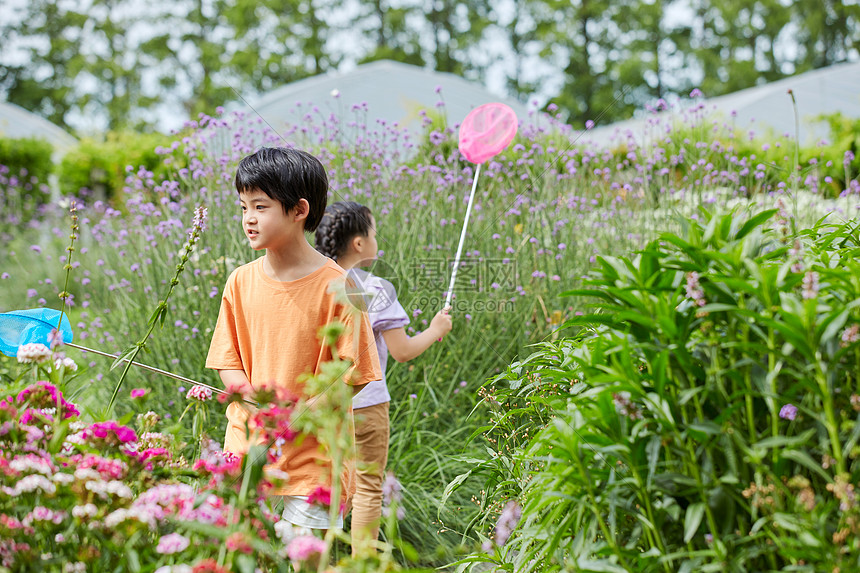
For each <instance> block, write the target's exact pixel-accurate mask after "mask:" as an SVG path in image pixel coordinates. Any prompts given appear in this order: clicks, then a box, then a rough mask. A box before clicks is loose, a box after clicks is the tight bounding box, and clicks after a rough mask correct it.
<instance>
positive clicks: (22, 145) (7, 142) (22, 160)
mask: <svg viewBox="0 0 860 573" xmlns="http://www.w3.org/2000/svg"><path fill="white" fill-rule="evenodd" d="M53 152H54V148H53V147H52V146H51V144H50V143H48V142H47V141H45V140H44V139H38V138H35V137H28V138H23V139H8V138H5V137H0V165H5V166H6V167H8V168H9V172H10V173H12V174H13V175H19V174H20V173H21V170H22V169H24V170H26V175H27V176H28V177H35V178H37V179H38V180H40V181H47V180H48V177H49V176H50V175H51V173H52V172H53V162H52V161H51V154H52V153H53Z"/></svg>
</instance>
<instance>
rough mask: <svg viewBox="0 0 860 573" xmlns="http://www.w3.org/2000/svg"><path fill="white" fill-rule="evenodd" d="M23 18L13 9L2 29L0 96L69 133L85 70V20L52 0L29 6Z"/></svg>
mask: <svg viewBox="0 0 860 573" xmlns="http://www.w3.org/2000/svg"><path fill="white" fill-rule="evenodd" d="M4 10H5V9H4ZM19 18H20V19H16V18H14V16H13V14H12V8H9V11H8V12H6V14H5V15H4V18H3V22H2V23H0V54H3V58H2V60H0V90H2V92H3V93H5V95H6V98H7V99H8V101H10V102H12V103H15V104H18V105H20V106H21V107H23V108H25V109H28V110H30V111H32V112H34V113H37V114H39V115H41V116H43V117H45V118H47V119H48V120H50V121H52V122H53V123H55V124H57V125H59V126H62V127H64V128H66V129H69V128H70V124H69V114H70V112H72V111H73V110H75V109H79V107H80V105H79V95H80V94H79V93H78V92H77V90H76V84H75V78H76V77H77V74H78V72H79V71H80V70H81V69H83V67H84V65H85V62H84V57H83V55H82V54H81V47H82V43H83V31H84V26H85V24H86V22H87V16H86V14H84V13H83V12H80V11H76V10H70V9H68V8H66V7H64V6H60V5H59V4H58V3H56V2H52V1H50V0H31V1H30V2H28V3H27V4H26V7H24V8H21V10H20V13H19ZM15 56H17V58H16V57H15ZM13 58H14V59H13Z"/></svg>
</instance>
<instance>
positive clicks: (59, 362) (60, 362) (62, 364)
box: [54, 356, 78, 372]
mask: <svg viewBox="0 0 860 573" xmlns="http://www.w3.org/2000/svg"><path fill="white" fill-rule="evenodd" d="M54 370H57V371H59V370H65V371H66V372H76V371H77V370H78V364H77V362H75V361H74V360H72V359H71V358H69V357H68V356H63V357H62V358H57V359H55V360H54Z"/></svg>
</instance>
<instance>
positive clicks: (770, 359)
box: [767, 328, 779, 467]
mask: <svg viewBox="0 0 860 573" xmlns="http://www.w3.org/2000/svg"><path fill="white" fill-rule="evenodd" d="M775 353H776V342H775V340H774V335H773V328H768V329H767V372H768V374H771V373H772V372H773V371H774V368H776V354H775ZM776 378H777V377H776V376H772V377H771V381H770V396H768V398H767V400H768V402H770V410H771V417H770V435H771V436H773V437H774V438H777V437H778V436H779V408H778V406H779V404H777V403H776V397H777V396H778V395H779V394H777V386H776ZM770 455H771V462H772V464H773V467H776V464H777V462H778V461H779V452H777V449H776V448H771V452H770Z"/></svg>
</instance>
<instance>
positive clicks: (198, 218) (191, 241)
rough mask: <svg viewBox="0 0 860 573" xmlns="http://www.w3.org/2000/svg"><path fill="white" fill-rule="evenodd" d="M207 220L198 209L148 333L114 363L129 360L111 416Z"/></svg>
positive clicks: (118, 387) (165, 310)
mask: <svg viewBox="0 0 860 573" xmlns="http://www.w3.org/2000/svg"><path fill="white" fill-rule="evenodd" d="M205 219H206V211H205V209H203V208H202V207H198V208H197V209H196V211H195V215H194V223H193V225H192V228H191V233H190V235H189V237H188V241H187V242H186V243H185V248H184V249H183V251H182V256H181V257H180V259H179V264H178V265H176V272H175V273H173V278H171V279H170V283H169V284H170V286H169V287H168V289H167V293H166V294H165V296H164V298H163V299H162V300H161V301H159V303H158V306H156V308H155V312H153V313H152V317H151V318H150V320H149V328H148V329H147V331H146V334H145V335H144V336H143V338H141V339H140V340H139V341H138V342H136V343H135V344H134V349H133V350H132V351H131V352H126V353H125V354H123V355H122V356H120V357H119V358H117V360H116V361H114V366H116V364H117V362H118V361H119V360H123V359H128V361H127V362H126V363H125V366H124V367H123V370H122V374H121V375H120V377H119V380H117V383H116V387H115V388H114V390H113V394H112V395H111V398H110V402H108V407H107V413H108V414H110V413H111V412H113V406H114V403H115V402H116V397H117V395H118V394H119V390H120V388H122V383H123V382H124V381H125V378H126V376H127V375H128V371H129V368H130V367H131V363H132V362H134V360H135V358H137V355H138V354H140V351H141V350H143V348H144V347H145V346H146V343H147V341H148V340H149V337H150V336H152V331H153V330H155V325H156V324H158V323H159V321H161V323H162V324H163V323H164V316H165V315H166V314H167V310H168V306H167V302H168V301H169V300H170V295H172V294H173V290H174V289H175V288H176V285H178V284H179V275H181V274H182V271H184V270H185V264H186V263H187V262H188V257H189V256H190V255H191V252H192V251H193V250H194V245H196V244H197V240H198V239H199V238H200V234H201V232H202V231H203V223H204V221H205Z"/></svg>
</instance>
